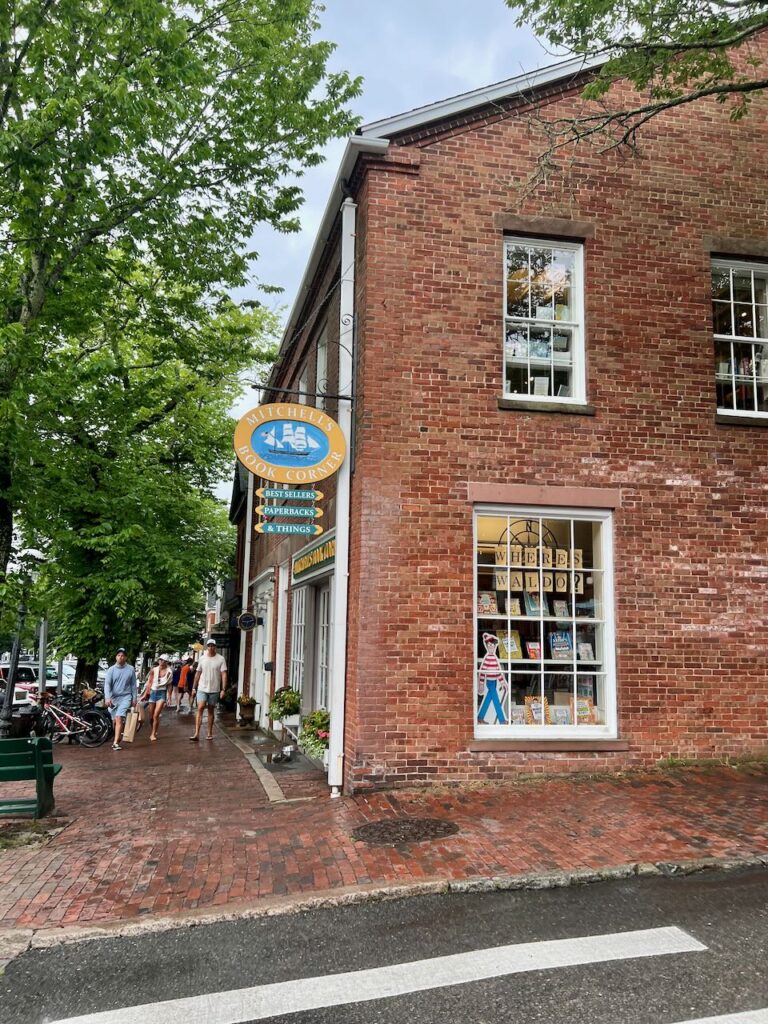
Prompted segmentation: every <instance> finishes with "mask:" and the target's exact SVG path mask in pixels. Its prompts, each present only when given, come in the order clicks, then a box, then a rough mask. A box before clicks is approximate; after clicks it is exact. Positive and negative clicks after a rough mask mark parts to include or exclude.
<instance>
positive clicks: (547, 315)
mask: <svg viewBox="0 0 768 1024" xmlns="http://www.w3.org/2000/svg"><path fill="white" fill-rule="evenodd" d="M551 263H552V252H551V250H549V249H546V250H543V249H532V250H531V316H533V317H535V318H536V319H537V320H553V319H554V316H555V306H554V297H555V296H554V282H553V280H552V273H551Z"/></svg>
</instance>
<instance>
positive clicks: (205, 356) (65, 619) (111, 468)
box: [19, 268, 278, 673]
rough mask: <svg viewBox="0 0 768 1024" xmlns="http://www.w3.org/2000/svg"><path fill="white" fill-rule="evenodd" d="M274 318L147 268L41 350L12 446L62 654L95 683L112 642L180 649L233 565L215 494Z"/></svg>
mask: <svg viewBox="0 0 768 1024" xmlns="http://www.w3.org/2000/svg"><path fill="white" fill-rule="evenodd" d="M277 327H278V321H277V317H276V316H275V315H274V314H272V313H269V312H268V311H266V310H265V309H263V308H261V307H258V306H256V307H255V308H252V309H250V310H243V309H241V308H239V307H238V306H236V305H235V304H234V303H232V302H231V301H230V300H228V299H226V298H223V297H222V298H219V299H218V300H217V301H216V302H214V303H212V302H210V301H209V300H208V299H207V297H206V296H205V295H204V294H199V289H197V288H196V287H194V286H186V287H184V288H180V287H178V286H174V287H173V288H171V289H170V290H167V289H166V288H165V286H164V285H163V282H162V279H161V277H160V275H158V274H157V273H156V272H155V270H154V268H152V271H151V272H150V270H149V269H145V270H144V271H143V272H141V273H137V272H135V271H134V272H133V273H131V274H130V275H125V276H124V278H123V280H122V283H121V285H120V287H119V288H115V289H114V290H113V291H112V292H110V293H109V295H108V296H107V298H106V299H105V300H104V304H103V307H102V309H101V312H100V316H99V319H98V323H97V324H95V325H94V326H93V327H91V328H90V329H88V330H87V331H85V333H84V334H83V335H82V336H68V337H67V338H65V339H62V340H61V341H60V342H59V344H58V345H50V346H49V350H48V353H47V358H46V360H45V363H44V365H43V366H42V367H40V368H38V370H37V373H36V388H37V391H36V395H35V401H34V403H33V409H32V412H31V413H30V415H28V416H27V417H26V418H25V420H24V427H25V428H26V432H20V436H19V443H20V444H21V445H22V447H23V448H24V451H25V453H26V456H27V462H28V469H27V473H26V479H27V481H28V484H29V487H30V493H29V495H28V507H27V509H26V513H25V517H24V527H25V530H26V531H27V533H28V536H27V537H26V539H27V540H28V541H31V540H32V539H34V540H36V541H38V542H39V543H40V544H41V545H42V546H43V547H44V548H45V552H46V561H45V565H44V567H43V570H42V573H41V575H40V577H39V579H38V581H37V585H36V594H37V597H36V601H37V603H38V605H41V606H42V605H44V608H45V611H46V613H47V614H49V615H50V616H51V618H52V620H53V622H54V623H55V627H56V643H57V646H58V647H59V648H60V649H64V650H67V651H74V652H76V653H77V654H78V656H79V657H80V658H81V660H82V663H83V665H84V666H85V665H87V666H90V668H91V673H95V669H96V665H97V662H98V660H99V658H100V657H104V656H105V655H106V654H108V653H110V651H111V650H113V649H114V647H115V646H117V644H118V643H120V644H123V645H125V646H126V647H130V648H131V649H132V650H133V652H134V653H135V652H136V651H138V650H139V649H140V648H141V647H142V646H144V645H146V644H149V646H150V647H154V646H156V645H158V644H159V645H162V646H163V647H174V648H177V647H179V646H181V645H182V644H183V645H184V646H185V645H186V643H187V642H189V640H190V639H191V638H192V637H193V636H194V634H195V632H196V631H197V628H198V627H197V624H196V615H197V614H198V613H199V610H200V607H201V599H202V595H203V591H204V589H205V588H206V587H208V586H210V585H211V583H213V582H214V581H215V580H216V579H218V578H220V577H221V575H222V574H223V573H224V572H225V570H226V568H227V567H228V565H229V563H230V561H231V553H232V547H233V544H232V540H233V537H232V530H231V527H230V526H229V523H228V520H227V515H226V511H225V509H224V508H223V506H222V505H221V504H220V503H219V502H218V501H216V500H215V499H214V498H213V497H212V496H211V493H210V490H211V487H212V485H213V484H214V483H215V482H216V481H217V480H218V479H221V478H222V476H223V475H224V474H225V473H226V471H227V470H231V463H232V433H233V422H232V420H231V418H230V416H229V412H228V410H229V409H230V408H231V406H232V403H233V401H234V399H235V398H236V396H237V394H238V392H239V388H240V384H239V375H240V374H241V373H242V371H243V370H244V369H246V368H247V369H248V370H249V371H250V372H251V373H254V372H256V373H257V375H258V373H259V372H261V374H262V375H263V374H265V373H266V371H267V369H268V367H269V366H270V365H271V363H272V361H273V359H274V355H275V352H276V343H275V338H276V335H277Z"/></svg>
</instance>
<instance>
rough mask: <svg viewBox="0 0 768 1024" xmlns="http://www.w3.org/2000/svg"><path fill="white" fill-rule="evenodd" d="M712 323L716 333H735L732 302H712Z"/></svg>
mask: <svg viewBox="0 0 768 1024" xmlns="http://www.w3.org/2000/svg"><path fill="white" fill-rule="evenodd" d="M712 324H713V329H714V332H715V334H733V324H732V323H731V304H730V302H713V303H712Z"/></svg>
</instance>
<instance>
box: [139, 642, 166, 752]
mask: <svg viewBox="0 0 768 1024" xmlns="http://www.w3.org/2000/svg"><path fill="white" fill-rule="evenodd" d="M170 660H171V659H170V655H168V654H161V655H160V657H159V659H158V664H157V665H155V667H154V668H153V669H152V670H151V672H150V673H149V675H148V676H147V682H146V684H145V686H144V692H143V693H142V695H141V699H142V700H143V701H144V700H147V699H149V724H150V725H151V726H152V731H151V732H150V734H149V738H150V739H151V740H156V739H157V730H158V729H159V728H160V715H162V713H163V708H164V707H165V697H166V694H167V692H168V687H169V686H170V685H171V679H172V678H173V673H172V672H171V669H170V666H169V664H168V662H169V661H170Z"/></svg>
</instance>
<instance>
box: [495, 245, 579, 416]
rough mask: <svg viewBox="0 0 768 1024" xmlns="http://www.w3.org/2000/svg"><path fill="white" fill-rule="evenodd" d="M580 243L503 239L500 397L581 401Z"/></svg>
mask: <svg viewBox="0 0 768 1024" xmlns="http://www.w3.org/2000/svg"><path fill="white" fill-rule="evenodd" d="M582 257H583V247H582V246H581V245H578V244H572V243H568V242H545V241H543V240H541V239H538V240H536V239H529V238H515V239H508V240H507V241H506V242H505V243H504V286H505V287H504V293H505V309H504V397H505V398H523V399H529V398H535V399H537V400H541V401H545V402H546V401H551V402H569V401H570V402H574V401H577V402H584V401H585V400H586V395H585V372H584V312H583V310H584V299H583V288H584V270H583V258H582Z"/></svg>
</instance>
